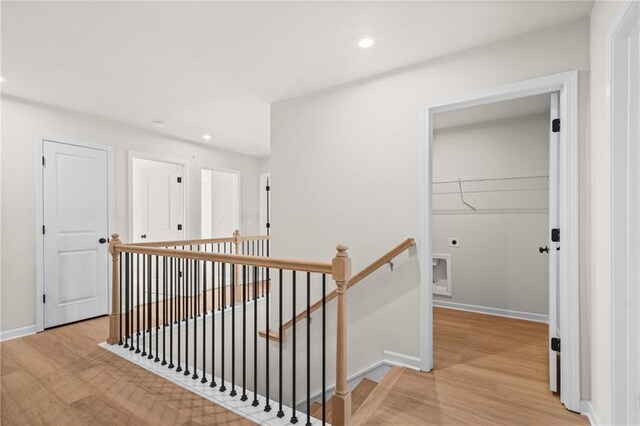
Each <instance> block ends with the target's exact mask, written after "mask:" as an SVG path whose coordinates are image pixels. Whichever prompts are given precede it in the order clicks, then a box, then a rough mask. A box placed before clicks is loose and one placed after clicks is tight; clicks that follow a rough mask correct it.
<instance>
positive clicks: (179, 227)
mask: <svg viewBox="0 0 640 426" xmlns="http://www.w3.org/2000/svg"><path fill="white" fill-rule="evenodd" d="M178 231H182V224H181V223H179V224H178Z"/></svg>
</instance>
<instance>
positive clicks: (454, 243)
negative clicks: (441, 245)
mask: <svg viewBox="0 0 640 426" xmlns="http://www.w3.org/2000/svg"><path fill="white" fill-rule="evenodd" d="M449 247H460V238H458V237H449Z"/></svg>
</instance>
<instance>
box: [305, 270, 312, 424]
mask: <svg viewBox="0 0 640 426" xmlns="http://www.w3.org/2000/svg"><path fill="white" fill-rule="evenodd" d="M310 307H311V272H307V423H306V426H311V312H310V311H309V309H310Z"/></svg>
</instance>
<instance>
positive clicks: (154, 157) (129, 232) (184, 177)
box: [120, 149, 200, 242]
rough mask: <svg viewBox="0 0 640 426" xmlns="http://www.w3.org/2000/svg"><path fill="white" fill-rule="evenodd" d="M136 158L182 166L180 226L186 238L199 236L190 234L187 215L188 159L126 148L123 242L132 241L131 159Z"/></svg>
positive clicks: (189, 179) (189, 194) (188, 207)
mask: <svg viewBox="0 0 640 426" xmlns="http://www.w3.org/2000/svg"><path fill="white" fill-rule="evenodd" d="M134 158H137V159H139V160H150V161H158V162H161V163H169V164H175V165H178V166H181V167H182V182H183V185H182V188H183V198H184V200H183V202H184V206H183V211H182V214H183V219H182V222H183V223H182V227H183V231H184V236H185V237H186V239H190V238H200V237H195V236H193V235H191V230H192V227H191V226H190V223H191V220H190V219H191V216H189V214H190V212H191V209H190V204H189V203H190V200H191V188H192V185H191V182H190V181H191V168H190V166H189V160H185V159H182V158H176V157H169V156H165V155H159V154H149V153H146V152H140V151H133V150H131V149H130V150H128V151H127V218H128V223H127V230H126V236H127V237H126V240H124V241H125V242H127V241H134V238H133V159H134ZM198 178H200V176H198ZM120 239H121V240H122V239H123V238H122V233H121V234H120Z"/></svg>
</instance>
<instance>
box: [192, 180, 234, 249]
mask: <svg viewBox="0 0 640 426" xmlns="http://www.w3.org/2000/svg"><path fill="white" fill-rule="evenodd" d="M200 177H201V186H200V188H201V196H200V202H201V204H200V206H201V207H200V208H201V215H200V218H201V219H200V220H201V224H200V234H201V237H202V238H221V237H230V236H232V235H233V232H234V231H235V230H236V229H239V228H240V172H239V171H237V170H222V169H202V170H201V173H200Z"/></svg>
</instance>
